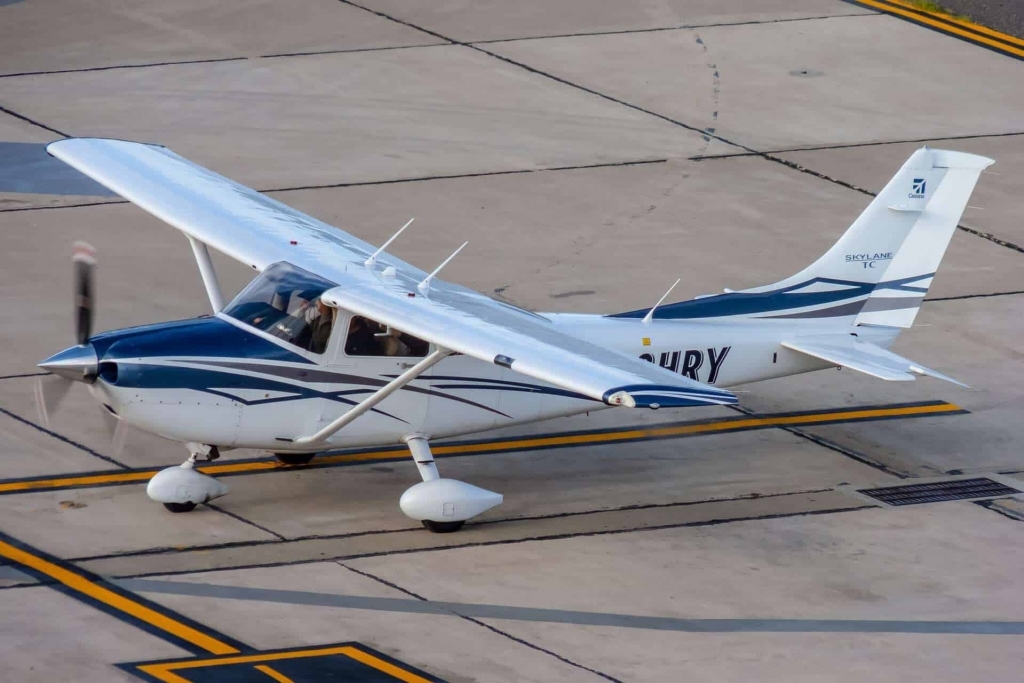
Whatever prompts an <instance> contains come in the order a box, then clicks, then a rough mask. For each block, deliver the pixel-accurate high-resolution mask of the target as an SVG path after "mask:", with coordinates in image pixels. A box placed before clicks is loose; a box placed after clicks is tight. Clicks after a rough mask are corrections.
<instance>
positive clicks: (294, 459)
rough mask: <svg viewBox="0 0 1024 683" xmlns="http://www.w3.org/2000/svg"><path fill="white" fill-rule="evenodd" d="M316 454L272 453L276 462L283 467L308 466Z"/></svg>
mask: <svg viewBox="0 0 1024 683" xmlns="http://www.w3.org/2000/svg"><path fill="white" fill-rule="evenodd" d="M315 455H316V453H274V457H275V458H277V460H278V462H280V463H282V464H285V465H308V464H309V463H310V462H311V461H312V460H313V456H315Z"/></svg>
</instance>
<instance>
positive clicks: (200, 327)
mask: <svg viewBox="0 0 1024 683" xmlns="http://www.w3.org/2000/svg"><path fill="white" fill-rule="evenodd" d="M89 341H90V343H92V345H93V346H95V347H96V353H97V355H98V356H99V357H100V359H101V360H117V359H120V358H167V357H212V358H247V359H252V360H275V361H287V362H291V363H305V364H312V363H311V362H310V361H309V360H307V359H306V358H304V357H302V356H300V355H299V354H297V353H294V352H292V351H289V350H288V349H287V348H285V347H283V346H278V345H277V344H275V343H273V342H271V341H268V340H266V339H264V338H263V337H260V336H259V335H257V334H254V333H252V332H247V331H245V330H243V329H241V328H238V327H235V326H234V325H232V324H231V323H228V322H225V321H223V320H221V319H220V318H211V317H208V318H193V319H191V320H178V321H175V322H167V323H158V324H155V325H143V326H141V327H130V328H127V329H124V330H112V331H110V332H102V333H100V334H97V335H95V336H94V337H92V338H91V339H90V340H89Z"/></svg>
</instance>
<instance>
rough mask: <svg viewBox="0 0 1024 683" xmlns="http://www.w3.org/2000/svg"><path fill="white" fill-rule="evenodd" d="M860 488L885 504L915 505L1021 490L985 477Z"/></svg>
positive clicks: (1006, 494) (991, 495) (990, 496)
mask: <svg viewBox="0 0 1024 683" xmlns="http://www.w3.org/2000/svg"><path fill="white" fill-rule="evenodd" d="M860 492H861V493H863V494H864V495H865V496H870V497H872V498H874V499H875V500H880V501H882V502H883V503H886V504H888V505H918V504H920V503H938V502H941V501H945V500H968V499H971V498H992V497H994V496H1012V495H1014V494H1017V493H1024V492H1022V491H1018V490H1017V489H1014V488H1010V487H1009V486H1006V485H1005V484H1000V483H999V482H997V481H992V480H991V479H986V478H985V477H978V478H977V479H957V480H955V481H937V482H932V483H930V484H910V485H907V486H887V487H885V488H878V489H861V490H860Z"/></svg>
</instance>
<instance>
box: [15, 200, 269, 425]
mask: <svg viewBox="0 0 1024 683" xmlns="http://www.w3.org/2000/svg"><path fill="white" fill-rule="evenodd" d="M0 226H2V233H3V235H4V251H5V261H4V263H5V267H4V268H3V269H0V283H2V287H3V295H2V298H0V308H2V309H3V310H5V311H7V312H8V314H9V315H12V316H18V317H19V319H22V320H24V322H25V326H22V325H19V326H17V327H14V326H8V327H6V328H4V329H3V331H0V343H2V344H3V345H4V347H5V348H6V349H7V350H8V351H9V353H5V357H4V360H3V361H2V362H0V374H4V375H8V374H18V373H24V372H36V371H37V368H36V367H35V364H36V363H38V362H39V361H40V360H42V359H43V358H44V357H46V356H47V355H49V354H51V353H56V352H57V351H59V350H61V349H62V348H65V347H66V346H68V345H70V344H72V343H73V335H72V329H73V325H72V319H71V276H72V270H71V267H70V266H71V263H70V259H71V247H72V244H73V243H74V242H75V240H85V241H87V242H90V243H91V244H93V245H94V246H95V247H96V248H97V250H98V254H99V257H98V258H99V265H98V268H97V274H96V288H97V295H96V299H97V310H96V321H95V329H96V330H104V329H112V328H119V327H127V326H131V325H139V324H144V323H149V322H159V321H161V320H174V319H180V318H186V317H193V316H196V315H199V314H202V313H207V312H209V301H208V299H207V298H206V294H205V290H204V289H203V285H202V281H201V279H200V278H199V271H198V269H197V268H196V265H195V259H194V257H193V256H192V250H191V249H190V248H189V246H188V242H187V240H185V238H184V237H182V236H181V234H180V233H178V231H176V230H174V229H173V228H170V227H168V226H167V225H165V224H164V223H162V222H161V221H159V220H157V219H155V218H153V217H151V216H149V215H148V214H146V213H145V212H143V211H141V210H139V209H136V208H135V207H133V206H131V205H128V204H119V205H112V206H95V207H85V208H77V209H56V210H44V211H14V212H8V213H0ZM214 256H215V263H216V264H217V268H218V274H219V276H220V280H221V284H222V288H223V289H224V291H225V294H228V295H232V294H234V293H235V292H237V291H238V290H239V289H240V288H241V287H242V286H243V285H244V284H245V283H247V282H248V280H249V279H251V277H252V274H253V273H252V269H251V268H246V267H244V266H241V265H240V264H238V263H237V262H235V261H233V260H228V259H225V258H222V257H220V256H219V255H216V254H215V255H214ZM26 311H31V315H27V314H25V312H26ZM12 390H15V391H16V390H17V389H14V388H13V387H12ZM7 407H8V408H10V409H12V410H16V411H17V410H18V408H17V406H7Z"/></svg>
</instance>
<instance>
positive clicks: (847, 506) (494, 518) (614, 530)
mask: <svg viewBox="0 0 1024 683" xmlns="http://www.w3.org/2000/svg"><path fill="white" fill-rule="evenodd" d="M608 499H609V501H614V500H615V490H614V488H613V487H609V491H608ZM872 505H873V503H872V502H868V501H865V500H864V499H863V497H860V496H858V495H851V494H850V493H849V492H847V491H845V490H844V491H839V490H824V491H821V490H819V491H810V492H793V493H784V494H777V495H767V496H765V495H760V494H745V495H743V496H739V497H735V498H713V499H709V500H688V499H681V500H678V501H676V502H673V503H669V504H662V505H625V506H619V507H615V506H614V505H612V504H605V505H602V506H600V507H598V508H597V509H593V510H589V511H585V512H577V513H565V514H562V513H556V514H553V515H547V516H541V517H525V518H523V517H521V518H512V519H501V518H498V515H495V514H491V515H490V516H489V518H487V519H482V520H481V523H476V522H474V523H471V524H469V525H467V526H466V527H464V528H463V529H462V530H461V531H460V532H459V533H457V534H440V535H439V534H433V533H430V532H428V531H426V530H424V529H423V528H422V527H420V526H414V524H415V523H413V522H409V521H408V520H403V521H404V523H405V526H404V527H399V528H390V529H381V528H378V529H376V530H374V531H369V532H363V533H357V534H342V535H337V536H316V535H314V536H311V537H307V538H303V539H298V540H294V541H271V542H266V543H246V544H234V545H231V546H227V547H204V546H201V545H197V546H192V547H185V548H161V549H159V552H140V553H130V554H128V553H122V554H119V555H116V556H107V555H104V556H85V557H77V558H75V561H76V562H77V563H78V564H79V566H81V567H83V568H85V569H88V570H89V571H92V572H94V573H98V574H101V575H103V576H109V577H113V578H139V577H151V576H159V575H165V574H174V575H176V576H177V575H188V574H189V573H193V572H208V571H214V570H218V571H230V570H233V569H240V568H244V567H265V566H268V565H277V564H282V563H284V564H288V565H289V566H290V565H292V564H301V563H309V562H317V561H322V560H337V561H347V560H351V559H356V558H361V557H380V556H395V557H398V556H403V555H407V554H409V553H420V552H433V551H440V550H445V549H448V548H458V547H465V546H477V545H481V546H484V545H486V546H515V545H519V544H522V543H523V542H532V541H538V540H548V541H555V542H557V541H560V540H562V539H565V538H574V537H580V536H591V535H601V534H619V533H627V532H635V531H639V530H644V529H664V528H668V527H683V526H707V525H716V524H723V523H727V522H733V521H736V520H742V519H766V518H775V517H780V516H793V515H806V514H826V513H833V512H835V511H837V510H845V511H849V510H853V509H858V508H863V507H865V506H868V507H870V506H872ZM307 519H309V517H308V516H307ZM314 604H316V603H314Z"/></svg>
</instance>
